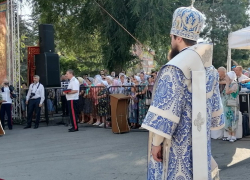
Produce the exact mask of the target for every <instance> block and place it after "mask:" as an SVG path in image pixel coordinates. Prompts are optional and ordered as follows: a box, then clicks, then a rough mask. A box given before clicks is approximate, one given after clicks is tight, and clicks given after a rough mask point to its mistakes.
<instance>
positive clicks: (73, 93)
mask: <svg viewBox="0 0 250 180" xmlns="http://www.w3.org/2000/svg"><path fill="white" fill-rule="evenodd" d="M66 77H67V79H69V80H70V81H69V85H68V88H67V89H68V90H70V92H64V94H66V99H67V102H68V108H69V115H70V120H71V124H72V128H71V129H69V132H75V131H78V124H77V114H78V112H77V103H78V99H79V88H80V85H79V81H78V80H77V79H76V78H75V76H74V71H73V70H71V69H69V70H68V71H67V73H66Z"/></svg>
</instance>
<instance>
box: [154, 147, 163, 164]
mask: <svg viewBox="0 0 250 180" xmlns="http://www.w3.org/2000/svg"><path fill="white" fill-rule="evenodd" d="M161 149H162V146H152V156H153V158H154V160H155V161H157V162H162V150H161Z"/></svg>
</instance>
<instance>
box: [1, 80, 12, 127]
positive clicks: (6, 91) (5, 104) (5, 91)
mask: <svg viewBox="0 0 250 180" xmlns="http://www.w3.org/2000/svg"><path fill="white" fill-rule="evenodd" d="M1 91H2V92H1V93H2V100H3V101H2V106H1V111H0V115H1V122H2V126H3V129H4V128H5V122H4V121H5V113H7V116H8V128H9V130H12V117H11V106H12V96H11V93H12V92H11V91H10V88H9V81H8V80H7V79H5V80H4V82H3V87H2V88H1Z"/></svg>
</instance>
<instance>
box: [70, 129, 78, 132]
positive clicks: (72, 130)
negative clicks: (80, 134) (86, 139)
mask: <svg viewBox="0 0 250 180" xmlns="http://www.w3.org/2000/svg"><path fill="white" fill-rule="evenodd" d="M75 131H78V129H76V130H75V129H69V132H75Z"/></svg>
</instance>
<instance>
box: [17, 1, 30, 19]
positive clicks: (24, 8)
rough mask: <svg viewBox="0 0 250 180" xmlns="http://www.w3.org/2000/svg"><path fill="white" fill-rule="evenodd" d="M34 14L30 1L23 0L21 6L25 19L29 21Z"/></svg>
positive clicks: (21, 12) (21, 13)
mask: <svg viewBox="0 0 250 180" xmlns="http://www.w3.org/2000/svg"><path fill="white" fill-rule="evenodd" d="M31 13H32V6H31V5H30V4H29V0H23V3H22V5H21V10H20V15H22V18H23V19H27V20H28V19H29V18H30V15H31Z"/></svg>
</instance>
